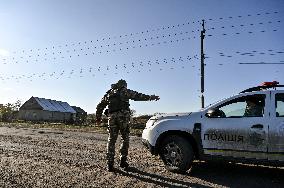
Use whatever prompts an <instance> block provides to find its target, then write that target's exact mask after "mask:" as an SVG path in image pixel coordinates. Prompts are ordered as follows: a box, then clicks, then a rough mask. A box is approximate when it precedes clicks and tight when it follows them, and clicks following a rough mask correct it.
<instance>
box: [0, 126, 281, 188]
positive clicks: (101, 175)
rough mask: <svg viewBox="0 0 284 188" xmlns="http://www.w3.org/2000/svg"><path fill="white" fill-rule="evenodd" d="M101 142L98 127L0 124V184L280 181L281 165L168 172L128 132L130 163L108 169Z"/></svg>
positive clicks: (103, 139)
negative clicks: (93, 129)
mask: <svg viewBox="0 0 284 188" xmlns="http://www.w3.org/2000/svg"><path fill="white" fill-rule="evenodd" d="M106 142H107V135H104V134H97V133H84V132H71V131H58V130H56V129H31V128H14V127H11V128H9V127H0V187H284V168H273V167H262V166H251V165H250V166H249V165H240V164H215V163H205V162H194V166H193V169H192V171H190V172H189V173H188V174H185V175H181V174H174V173H171V172H168V171H166V170H165V168H164V166H163V164H162V162H161V161H160V160H159V158H158V157H155V156H152V155H151V154H150V153H149V152H148V151H147V150H146V149H145V148H144V147H143V146H142V144H141V140H140V138H139V137H131V143H130V151H129V156H130V157H129V162H130V166H131V167H130V168H129V169H128V170H127V171H125V170H123V169H120V168H119V167H118V164H117V163H116V164H115V165H116V172H115V173H111V172H107V170H106V165H105V164H106V160H105V148H106ZM118 144H119V143H118ZM117 158H118V147H117Z"/></svg>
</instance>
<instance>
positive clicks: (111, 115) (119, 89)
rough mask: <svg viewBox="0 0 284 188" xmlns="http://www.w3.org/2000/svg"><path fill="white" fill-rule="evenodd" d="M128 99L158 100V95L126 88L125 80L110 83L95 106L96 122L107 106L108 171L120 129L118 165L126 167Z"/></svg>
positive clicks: (110, 167) (111, 165)
mask: <svg viewBox="0 0 284 188" xmlns="http://www.w3.org/2000/svg"><path fill="white" fill-rule="evenodd" d="M129 99H131V100H135V101H150V100H156V101H157V100H159V99H160V97H159V96H156V95H145V94H142V93H138V92H137V91H133V90H130V89H127V83H126V81H125V80H119V81H118V82H117V83H116V84H112V85H111V89H110V90H108V91H107V92H106V94H105V95H104V97H103V98H102V100H101V102H100V103H99V104H98V106H97V112H96V122H97V124H98V123H100V122H101V117H102V113H103V110H104V108H105V107H106V106H108V132H109V136H108V144H107V161H108V163H107V165H108V171H110V172H112V171H113V170H114V168H113V164H114V155H115V142H116V140H117V136H118V132H119V131H120V133H121V137H122V144H121V147H120V167H122V168H127V167H128V163H127V155H128V147H129V121H130V108H129Z"/></svg>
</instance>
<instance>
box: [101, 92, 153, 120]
mask: <svg viewBox="0 0 284 188" xmlns="http://www.w3.org/2000/svg"><path fill="white" fill-rule="evenodd" d="M129 99H130V100H134V101H148V100H151V99H152V96H151V95H145V94H142V93H138V92H137V91H133V90H130V89H127V88H124V87H123V88H120V89H110V90H108V91H107V92H106V94H105V95H104V97H103V98H102V99H101V102H100V103H99V104H98V105H97V111H96V118H97V119H100V118H101V116H102V113H103V110H104V109H105V108H106V106H108V110H109V113H113V112H117V111H121V110H129V111H130V109H129Z"/></svg>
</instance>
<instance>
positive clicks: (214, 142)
mask: <svg viewBox="0 0 284 188" xmlns="http://www.w3.org/2000/svg"><path fill="white" fill-rule="evenodd" d="M258 93H260V94H254V95H248V94H242V95H239V96H237V97H234V98H231V99H229V100H226V101H224V102H223V103H222V102H221V103H219V104H217V105H215V106H214V107H213V108H212V109H209V110H207V112H205V115H204V117H203V118H202V119H203V121H202V122H203V126H202V129H201V134H202V144H203V147H204V154H208V155H220V156H225V157H234V158H246V159H267V145H268V116H269V111H268V110H267V109H266V108H265V106H267V104H269V100H270V98H269V97H267V96H266V94H265V93H264V92H263V93H261V92H258ZM252 103H254V104H252Z"/></svg>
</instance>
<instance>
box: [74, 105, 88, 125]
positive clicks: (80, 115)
mask: <svg viewBox="0 0 284 188" xmlns="http://www.w3.org/2000/svg"><path fill="white" fill-rule="evenodd" d="M71 107H72V108H73V109H74V110H75V111H76V118H75V123H79V124H82V123H85V122H86V120H87V115H88V114H87V112H86V111H85V110H83V109H82V108H80V107H78V106H71Z"/></svg>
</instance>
